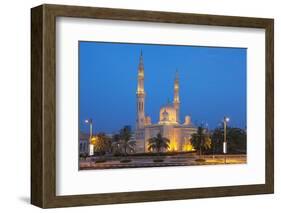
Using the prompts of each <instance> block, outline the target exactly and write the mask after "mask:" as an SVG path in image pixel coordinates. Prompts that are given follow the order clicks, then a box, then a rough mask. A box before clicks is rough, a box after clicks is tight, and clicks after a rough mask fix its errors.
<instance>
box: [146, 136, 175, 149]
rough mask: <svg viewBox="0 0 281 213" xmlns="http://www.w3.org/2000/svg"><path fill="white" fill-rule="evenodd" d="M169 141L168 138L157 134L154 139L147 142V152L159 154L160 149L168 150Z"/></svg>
mask: <svg viewBox="0 0 281 213" xmlns="http://www.w3.org/2000/svg"><path fill="white" fill-rule="evenodd" d="M169 144H170V140H169V139H168V138H165V137H162V135H161V133H158V134H157V136H156V137H153V138H150V139H149V140H148V150H149V151H152V150H156V152H157V153H159V152H160V151H161V150H162V148H164V149H169V148H170V145H169Z"/></svg>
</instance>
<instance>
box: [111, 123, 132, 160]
mask: <svg viewBox="0 0 281 213" xmlns="http://www.w3.org/2000/svg"><path fill="white" fill-rule="evenodd" d="M131 138H132V132H131V128H130V127H129V126H125V127H124V128H122V129H121V130H120V132H119V134H116V135H114V136H113V141H114V144H115V149H116V150H117V151H118V152H119V151H120V152H123V153H124V155H125V156H127V154H128V151H130V152H134V150H135V144H136V141H135V140H132V139H131Z"/></svg>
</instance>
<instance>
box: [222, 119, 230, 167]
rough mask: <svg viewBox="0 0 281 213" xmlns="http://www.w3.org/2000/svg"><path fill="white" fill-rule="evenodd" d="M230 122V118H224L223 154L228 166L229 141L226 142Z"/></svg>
mask: <svg viewBox="0 0 281 213" xmlns="http://www.w3.org/2000/svg"><path fill="white" fill-rule="evenodd" d="M227 122H229V118H228V117H224V118H223V129H224V140H223V153H224V163H225V164H226V154H227V141H226V124H227Z"/></svg>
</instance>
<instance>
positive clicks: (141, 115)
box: [136, 51, 145, 129]
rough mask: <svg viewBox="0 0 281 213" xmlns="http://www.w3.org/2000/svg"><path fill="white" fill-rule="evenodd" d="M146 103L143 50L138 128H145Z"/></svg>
mask: <svg viewBox="0 0 281 213" xmlns="http://www.w3.org/2000/svg"><path fill="white" fill-rule="evenodd" d="M144 103H145V92H144V66H143V56H142V51H141V55H140V60H139V66H138V87H137V120H136V129H142V128H144V123H145V113H144Z"/></svg>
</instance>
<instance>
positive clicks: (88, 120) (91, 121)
mask: <svg viewBox="0 0 281 213" xmlns="http://www.w3.org/2000/svg"><path fill="white" fill-rule="evenodd" d="M85 123H86V124H89V125H90V137H89V156H92V155H94V144H92V143H91V140H92V136H93V120H92V118H89V119H86V120H85Z"/></svg>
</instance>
